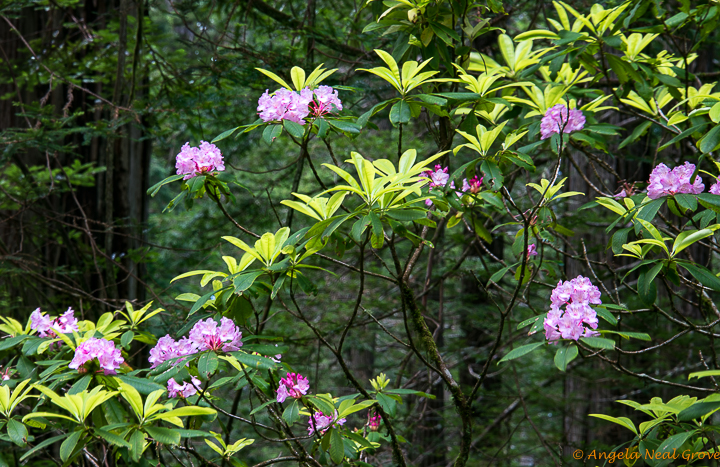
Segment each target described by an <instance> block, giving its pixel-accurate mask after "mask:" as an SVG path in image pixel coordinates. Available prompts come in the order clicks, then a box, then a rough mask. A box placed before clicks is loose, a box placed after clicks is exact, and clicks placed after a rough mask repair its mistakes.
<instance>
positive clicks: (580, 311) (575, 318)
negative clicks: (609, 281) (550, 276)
mask: <svg viewBox="0 0 720 467" xmlns="http://www.w3.org/2000/svg"><path fill="white" fill-rule="evenodd" d="M550 302H551V305H550V311H549V312H548V314H547V317H545V321H544V327H545V337H546V338H547V340H549V341H550V342H553V341H556V340H558V339H560V338H561V337H562V338H563V339H572V340H578V339H579V338H580V337H592V336H597V335H599V333H598V332H595V331H592V330H591V329H589V328H586V327H585V326H584V325H588V326H590V328H592V329H597V326H598V319H597V313H595V310H593V309H592V307H591V306H590V304H591V303H592V304H594V305H600V304H601V303H602V301H600V289H598V288H597V287H596V286H594V285H593V284H592V282H590V279H588V278H587V277H583V276H577V277H576V278H575V279H573V280H570V281H565V282H563V281H560V282H558V285H557V287H555V289H554V290H553V291H552V294H551V295H550ZM563 306H564V307H565V309H564V310H563V309H561V307H563Z"/></svg>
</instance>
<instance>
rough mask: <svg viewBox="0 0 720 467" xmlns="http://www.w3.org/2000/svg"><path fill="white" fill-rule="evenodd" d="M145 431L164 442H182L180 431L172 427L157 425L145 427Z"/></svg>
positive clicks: (156, 439) (158, 440) (171, 443)
mask: <svg viewBox="0 0 720 467" xmlns="http://www.w3.org/2000/svg"><path fill="white" fill-rule="evenodd" d="M143 428H144V430H145V432H146V433H147V434H148V435H150V436H152V438H153V439H154V440H155V441H157V442H159V443H162V444H170V445H173V444H180V433H178V432H177V431H176V430H173V429H170V428H160V427H155V426H145V427H143Z"/></svg>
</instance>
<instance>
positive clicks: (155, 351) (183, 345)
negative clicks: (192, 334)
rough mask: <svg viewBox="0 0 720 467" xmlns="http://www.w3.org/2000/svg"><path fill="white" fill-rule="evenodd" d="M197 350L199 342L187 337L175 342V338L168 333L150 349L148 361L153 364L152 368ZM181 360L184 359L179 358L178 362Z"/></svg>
mask: <svg viewBox="0 0 720 467" xmlns="http://www.w3.org/2000/svg"><path fill="white" fill-rule="evenodd" d="M197 351H198V349H197V344H196V343H195V342H193V341H191V340H190V339H188V338H187V337H183V338H182V339H180V340H179V341H178V342H175V339H173V338H172V337H170V335H166V336H165V337H161V338H160V339H158V341H157V344H155V347H153V348H152V349H150V358H148V361H149V362H150V363H151V364H152V367H151V368H155V367H156V366H158V365H160V364H161V363H163V362H165V361H167V360H172V359H173V358H177V357H183V356H185V355H192V354H194V353H196V352H197ZM181 361H183V359H180V360H178V361H177V362H176V363H180V362H181Z"/></svg>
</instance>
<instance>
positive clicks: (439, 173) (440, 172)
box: [420, 164, 455, 206]
mask: <svg viewBox="0 0 720 467" xmlns="http://www.w3.org/2000/svg"><path fill="white" fill-rule="evenodd" d="M420 177H422V178H429V179H430V183H428V188H429V189H430V190H432V189H433V188H435V187H438V186H440V187H442V186H445V185H447V182H448V180H450V175H449V174H448V168H447V167H445V168H443V166H441V165H440V164H438V165H436V166H435V170H434V171H433V170H426V171H425V172H423V173H421V174H420ZM450 187H451V188H455V183H454V182H453V183H451V184H450ZM425 205H427V206H432V201H431V200H429V199H426V200H425Z"/></svg>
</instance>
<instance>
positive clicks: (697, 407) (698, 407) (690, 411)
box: [678, 402, 720, 422]
mask: <svg viewBox="0 0 720 467" xmlns="http://www.w3.org/2000/svg"><path fill="white" fill-rule="evenodd" d="M718 408H720V402H695V403H694V404H693V405H691V406H690V407H688V408H687V409H685V410H682V411H681V412H680V413H679V414H678V420H679V421H681V422H689V421H691V420H699V419H700V418H701V417H703V416H704V415H707V414H709V413H710V412H712V411H714V410H717V409H718Z"/></svg>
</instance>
